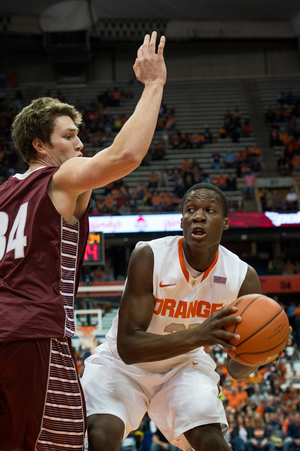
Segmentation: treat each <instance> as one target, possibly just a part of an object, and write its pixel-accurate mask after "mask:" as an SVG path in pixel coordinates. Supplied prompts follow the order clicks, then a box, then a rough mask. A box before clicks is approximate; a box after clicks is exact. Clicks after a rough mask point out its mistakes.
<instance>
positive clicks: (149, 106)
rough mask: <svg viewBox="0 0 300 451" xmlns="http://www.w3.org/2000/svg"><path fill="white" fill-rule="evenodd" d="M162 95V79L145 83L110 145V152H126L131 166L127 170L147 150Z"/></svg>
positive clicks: (136, 163)
mask: <svg viewBox="0 0 300 451" xmlns="http://www.w3.org/2000/svg"><path fill="white" fill-rule="evenodd" d="M162 95H163V82H162V81H156V82H152V83H149V84H147V85H146V86H145V88H144V91H143V94H142V96H141V99H140V100H139V102H138V104H137V106H136V108H135V111H134V113H133V114H132V116H131V117H130V118H129V119H128V120H127V122H125V124H124V125H123V127H122V129H121V131H120V132H119V134H118V135H117V136H116V138H115V140H114V142H113V144H112V146H111V152H114V153H115V154H116V156H118V155H123V154H124V153H126V160H127V161H128V165H130V166H131V168H128V169H129V170H133V169H134V168H135V167H137V166H138V165H139V164H140V163H141V161H142V159H143V158H144V156H145V155H146V153H147V152H148V149H149V147H150V144H151V141H152V139H153V135H154V132H155V128H156V124H157V118H158V113H159V108H160V105H161V101H162ZM124 163H126V161H124Z"/></svg>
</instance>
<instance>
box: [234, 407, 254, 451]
mask: <svg viewBox="0 0 300 451" xmlns="http://www.w3.org/2000/svg"><path fill="white" fill-rule="evenodd" d="M252 435H253V428H252V426H246V424H245V416H244V415H243V414H239V415H237V418H236V424H235V426H234V427H233V429H232V432H231V434H230V443H231V445H232V447H233V450H234V451H248V450H249V446H250V445H251V443H250V438H251V437H252Z"/></svg>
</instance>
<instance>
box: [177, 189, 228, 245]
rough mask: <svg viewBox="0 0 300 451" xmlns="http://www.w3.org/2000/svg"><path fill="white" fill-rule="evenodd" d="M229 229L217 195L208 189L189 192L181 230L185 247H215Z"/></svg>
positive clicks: (184, 207)
mask: <svg viewBox="0 0 300 451" xmlns="http://www.w3.org/2000/svg"><path fill="white" fill-rule="evenodd" d="M228 227H229V224H228V219H227V218H224V213H223V207H222V204H221V200H220V198H219V196H218V194H217V193H215V192H214V191H212V190H209V189H201V190H196V191H191V193H190V194H189V195H188V197H187V199H186V201H185V204H184V206H183V215H182V219H181V228H182V229H183V236H184V240H185V243H186V245H187V246H189V247H191V248H194V247H195V246H197V247H198V246H201V248H202V247H203V246H205V247H207V248H208V249H209V248H210V247H215V246H218V245H219V244H220V241H221V238H222V234H223V231H224V230H227V229H228Z"/></svg>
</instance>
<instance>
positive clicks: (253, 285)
mask: <svg viewBox="0 0 300 451" xmlns="http://www.w3.org/2000/svg"><path fill="white" fill-rule="evenodd" d="M253 293H259V294H260V293H261V285H260V280H259V277H258V275H257V272H256V271H255V269H254V268H252V266H250V265H248V270H247V274H246V277H245V279H244V282H243V283H242V286H241V288H240V291H239V294H238V298H239V297H241V296H245V295H246V294H253Z"/></svg>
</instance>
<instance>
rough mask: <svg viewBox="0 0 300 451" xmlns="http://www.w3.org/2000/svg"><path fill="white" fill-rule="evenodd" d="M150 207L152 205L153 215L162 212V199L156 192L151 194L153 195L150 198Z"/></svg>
mask: <svg viewBox="0 0 300 451" xmlns="http://www.w3.org/2000/svg"><path fill="white" fill-rule="evenodd" d="M151 205H152V211H153V212H154V213H159V212H161V211H162V198H161V196H160V195H159V194H158V191H154V192H153V195H152V197H151Z"/></svg>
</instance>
